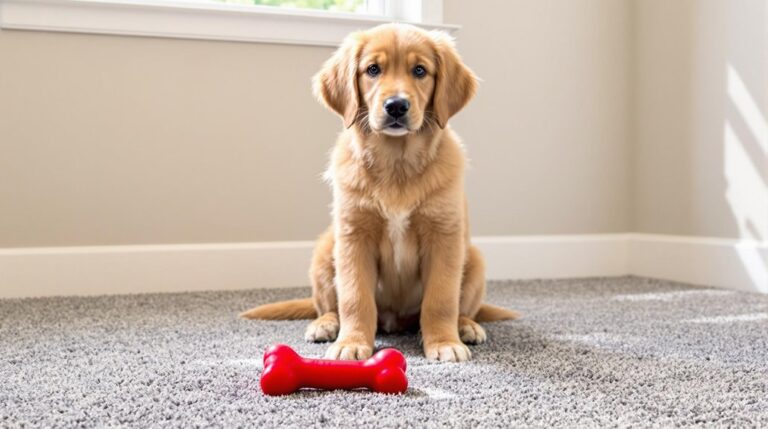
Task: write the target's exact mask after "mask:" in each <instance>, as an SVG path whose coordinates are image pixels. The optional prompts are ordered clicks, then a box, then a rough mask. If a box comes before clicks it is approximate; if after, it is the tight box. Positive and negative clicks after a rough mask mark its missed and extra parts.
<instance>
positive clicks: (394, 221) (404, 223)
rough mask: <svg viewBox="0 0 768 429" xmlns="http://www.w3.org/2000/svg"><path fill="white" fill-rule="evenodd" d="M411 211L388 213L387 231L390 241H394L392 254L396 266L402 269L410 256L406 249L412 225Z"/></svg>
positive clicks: (398, 269)
mask: <svg viewBox="0 0 768 429" xmlns="http://www.w3.org/2000/svg"><path fill="white" fill-rule="evenodd" d="M410 216H411V212H410V211H401V212H395V213H388V214H387V216H386V217H387V232H388V233H389V241H390V242H392V256H393V259H394V262H395V268H396V269H397V271H400V270H401V269H402V267H403V265H404V264H405V258H407V257H408V254H407V253H408V252H407V249H406V241H405V240H406V233H407V232H408V227H409V226H410Z"/></svg>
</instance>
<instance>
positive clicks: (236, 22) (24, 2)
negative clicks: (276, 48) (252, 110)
mask: <svg viewBox="0 0 768 429" xmlns="http://www.w3.org/2000/svg"><path fill="white" fill-rule="evenodd" d="M369 2H370V4H371V5H372V7H374V8H376V9H377V10H379V11H380V13H381V14H380V15H367V14H357V13H346V12H335V11H323V10H312V9H292V8H279V7H270V6H251V5H232V4H215V3H204V2H200V1H197V2H195V1H190V0H0V29H13V30H39V31H54V32H70V33H90V34H114V35H131V36H146V37H165V38H179V39H198V40H229V41H238V42H258V43H285V44H298V45H310V46H337V45H338V44H339V43H340V42H341V40H342V39H343V38H344V36H346V35H347V34H348V33H350V32H352V31H355V30H360V29H365V28H369V27H373V26H376V25H379V24H382V23H385V22H392V21H398V22H409V23H412V24H415V25H418V26H421V27H423V28H426V29H439V30H443V31H447V32H449V33H452V32H454V31H456V30H458V29H459V26H457V25H448V24H443V22H442V0H369Z"/></svg>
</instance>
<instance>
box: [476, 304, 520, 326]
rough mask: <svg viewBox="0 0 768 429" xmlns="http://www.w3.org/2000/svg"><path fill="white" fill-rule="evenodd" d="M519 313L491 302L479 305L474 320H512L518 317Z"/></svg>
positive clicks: (480, 321)
mask: <svg viewBox="0 0 768 429" xmlns="http://www.w3.org/2000/svg"><path fill="white" fill-rule="evenodd" d="M520 317H521V314H520V313H518V312H516V311H512V310H507V309H506V308H501V307H497V306H495V305H491V304H483V305H481V306H480V311H478V312H477V315H476V316H475V322H478V323H482V322H496V321H499V320H514V319H519V318H520Z"/></svg>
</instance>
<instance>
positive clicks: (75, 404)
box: [0, 277, 768, 428]
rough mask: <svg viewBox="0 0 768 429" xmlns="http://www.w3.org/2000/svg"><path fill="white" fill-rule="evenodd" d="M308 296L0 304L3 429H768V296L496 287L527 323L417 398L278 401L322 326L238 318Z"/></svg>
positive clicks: (438, 372) (424, 371)
mask: <svg viewBox="0 0 768 429" xmlns="http://www.w3.org/2000/svg"><path fill="white" fill-rule="evenodd" d="M306 294H308V290H307V289H289V290H286V289H282V290H252V291H241V292H215V293H187V294H168V295H134V296H108V297H96V298H52V299H28V300H5V301H0V427H51V426H55V427H105V426H122V427H147V426H152V427H185V428H187V427H207V426H216V427H276V426H283V425H285V426H294V427H321V426H322V427H327V426H344V427H352V426H357V427H360V426H362V427H412V426H415V427H444V426H455V427H467V428H469V427H510V426H513V425H514V426H520V425H522V426H562V427H573V426H579V427H584V426H588V427H591V426H619V427H626V426H641V427H646V426H657V427H658V426H661V427H668V426H673V425H704V426H734V427H745V426H763V427H766V426H768V296H761V295H754V294H745V293H737V292H730V291H720V290H712V289H703V288H693V287H689V286H686V285H681V284H675V283H669V282H661V281H654V280H647V279H639V278H633V277H623V278H607V279H587V280H568V281H518V282H503V283H494V284H492V285H490V287H489V301H490V302H494V303H497V304H501V305H505V306H509V307H513V308H515V309H518V310H521V311H522V312H523V313H525V318H524V319H522V320H520V321H515V322H501V323H496V324H491V325H487V330H488V334H489V342H488V343H487V344H484V345H481V346H476V347H474V348H473V349H472V351H473V353H474V360H472V361H471V362H470V363H466V364H435V363H430V362H427V361H426V360H425V359H424V358H422V355H421V350H420V347H419V343H418V340H417V339H416V338H415V337H413V336H382V337H380V338H379V339H378V346H382V347H383V346H394V347H397V348H399V349H400V350H402V351H403V352H404V353H405V355H406V357H407V358H408V364H409V368H408V374H409V377H410V381H411V387H410V389H409V391H408V392H407V393H406V394H405V395H402V396H386V395H379V394H372V393H368V392H360V391H355V392H340V391H338V392H317V391H307V392H304V393H300V394H296V395H292V396H288V397H278V398H275V397H265V396H264V395H262V394H261V392H260V391H259V385H258V380H259V373H260V370H261V353H262V352H263V350H264V349H265V347H266V346H267V345H269V344H272V343H275V342H285V343H288V344H291V345H293V346H295V347H296V348H297V349H298V350H299V351H300V352H301V353H302V354H305V355H308V356H320V355H322V353H323V351H324V349H325V346H324V345H319V344H318V345H314V344H306V343H304V342H303V340H302V334H303V331H304V326H305V323H306V322H303V321H299V322H248V321H243V320H239V319H237V318H236V314H237V312H238V311H239V310H242V309H245V308H248V307H249V306H251V305H254V304H259V303H264V302H269V301H273V300H277V299H285V298H292V297H300V296H305V295H306Z"/></svg>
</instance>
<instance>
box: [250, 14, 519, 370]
mask: <svg viewBox="0 0 768 429" xmlns="http://www.w3.org/2000/svg"><path fill="white" fill-rule="evenodd" d="M476 86H477V78H476V77H475V75H474V74H473V73H472V71H471V70H470V69H469V68H467V66H465V65H464V64H463V63H462V61H461V59H460V58H459V56H458V54H457V53H456V50H455V48H454V45H453V41H452V40H451V39H450V38H449V37H448V36H447V35H445V34H443V33H441V32H427V31H424V30H421V29H419V28H416V27H413V26H410V25H402V24H387V25H381V26H379V27H376V28H373V29H371V30H368V31H363V32H358V33H353V34H351V35H349V36H348V37H347V38H346V40H345V41H344V43H343V44H342V46H341V47H340V48H339V49H338V51H336V53H335V54H334V55H333V56H332V57H331V58H330V59H329V60H328V61H327V62H326V63H325V64H324V65H323V67H322V69H321V70H320V72H319V73H318V74H317V75H316V76H315V78H314V90H315V93H316V94H317V97H318V98H319V99H320V101H321V102H322V103H324V104H325V105H326V106H327V107H328V108H329V109H331V110H332V111H334V112H336V113H338V114H339V115H340V116H341V117H342V118H343V121H344V126H345V130H344V132H342V133H341V135H340V136H339V138H338V141H337V142H336V146H335V148H334V150H333V154H332V157H331V163H330V166H329V169H328V171H327V178H328V180H329V181H330V182H331V184H332V185H333V210H332V214H333V222H332V224H331V226H330V227H329V228H328V229H327V230H326V231H325V232H324V233H323V234H322V235H320V237H319V238H318V240H317V244H316V247H315V250H314V256H313V259H312V264H311V268H310V279H311V282H312V288H313V289H312V290H313V292H312V298H311V299H300V300H292V301H286V302H280V303H275V304H267V305H264V306H261V307H257V308H254V309H252V310H249V311H246V312H245V313H243V314H242V316H243V317H245V318H249V319H299V318H315V320H314V321H313V322H311V323H310V324H309V326H308V328H307V331H306V335H305V336H306V338H307V339H308V340H310V341H334V340H335V342H334V343H333V344H332V345H331V346H330V348H329V349H328V352H327V353H326V357H327V358H331V359H365V358H368V357H369V356H371V354H372V352H373V346H374V336H375V334H376V330H377V328H381V329H383V330H384V331H386V332H393V331H398V330H401V329H405V328H409V327H412V326H413V325H417V326H418V327H420V329H421V335H422V339H423V345H424V354H425V355H426V357H427V358H428V359H431V360H440V361H466V360H468V359H469V358H470V356H471V353H470V351H469V349H468V348H467V346H466V345H465V343H466V344H479V343H482V342H484V341H485V339H486V334H485V331H484V330H483V328H482V327H481V326H480V325H479V324H478V323H477V322H480V321H493V320H503V319H513V318H516V317H517V314H516V313H515V312H512V311H509V310H505V309H502V308H499V307H494V306H491V305H488V304H483V299H484V296H485V273H484V271H485V267H484V263H483V258H482V255H481V254H480V251H479V250H478V249H477V248H476V247H474V246H472V245H471V244H470V242H469V228H468V219H467V206H466V198H465V195H464V163H465V155H464V150H463V147H462V145H461V143H460V142H459V139H458V137H457V136H456V134H455V133H454V132H453V131H452V130H451V129H450V127H449V126H448V120H449V119H450V118H451V117H452V116H453V115H454V114H456V113H457V112H458V111H459V110H461V109H462V108H463V107H464V106H465V105H466V104H467V102H468V101H469V100H470V99H471V98H472V96H473V95H474V93H475V89H476Z"/></svg>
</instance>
